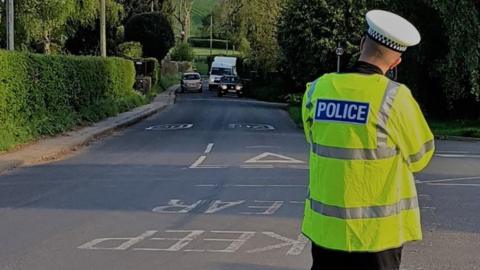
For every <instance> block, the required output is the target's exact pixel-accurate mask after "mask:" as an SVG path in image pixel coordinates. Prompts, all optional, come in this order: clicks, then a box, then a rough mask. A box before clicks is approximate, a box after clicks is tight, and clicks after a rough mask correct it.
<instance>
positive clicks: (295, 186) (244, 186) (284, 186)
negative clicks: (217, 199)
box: [195, 184, 307, 188]
mask: <svg viewBox="0 0 480 270" xmlns="http://www.w3.org/2000/svg"><path fill="white" fill-rule="evenodd" d="M219 186H221V187H232V188H265V187H266V188H269V187H277V188H304V187H307V186H306V185H210V184H204V185H195V187H219Z"/></svg>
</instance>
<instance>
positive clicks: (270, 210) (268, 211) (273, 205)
mask: <svg viewBox="0 0 480 270" xmlns="http://www.w3.org/2000/svg"><path fill="white" fill-rule="evenodd" d="M255 203H268V204H269V205H260V206H258V205H254V206H250V205H249V206H248V208H250V209H265V210H264V211H263V212H243V213H241V214H244V215H273V214H275V212H276V211H277V210H278V209H280V207H282V205H283V201H255Z"/></svg>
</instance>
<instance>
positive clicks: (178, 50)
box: [172, 43, 195, 61]
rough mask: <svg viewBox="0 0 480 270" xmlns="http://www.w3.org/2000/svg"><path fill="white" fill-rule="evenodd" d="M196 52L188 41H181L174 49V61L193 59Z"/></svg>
mask: <svg viewBox="0 0 480 270" xmlns="http://www.w3.org/2000/svg"><path fill="white" fill-rule="evenodd" d="M193 58H195V53H194V52H193V48H192V47H190V45H188V43H180V44H178V45H177V46H175V48H173V51H172V60H173V61H193Z"/></svg>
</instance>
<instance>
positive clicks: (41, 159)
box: [0, 85, 178, 174]
mask: <svg viewBox="0 0 480 270" xmlns="http://www.w3.org/2000/svg"><path fill="white" fill-rule="evenodd" d="M177 88H178V86H177V85H176V86H172V87H170V88H169V89H167V91H165V92H163V93H160V94H159V95H158V96H157V97H156V98H155V99H154V100H153V102H151V103H150V104H147V105H144V106H140V107H137V108H135V109H133V110H131V111H128V112H124V113H121V114H119V115H117V116H114V117H109V118H107V119H105V120H103V121H100V122H98V123H95V124H93V125H91V126H88V127H84V128H81V129H78V130H75V131H71V132H66V133H65V134H61V135H59V136H56V137H49V138H44V139H40V140H38V141H37V142H33V143H31V144H29V145H27V146H25V147H22V148H21V149H19V150H16V151H12V152H9V153H4V154H0V174H1V173H3V172H5V171H8V170H11V169H14V168H17V167H20V166H28V165H33V164H40V163H45V162H51V161H53V160H56V159H59V158H63V157H65V156H67V155H68V154H70V153H71V152H72V151H76V150H78V149H79V148H81V147H82V146H85V145H87V144H88V143H90V142H91V141H92V140H94V139H96V138H98V137H101V136H104V135H106V134H108V133H110V132H112V131H114V130H116V129H119V128H122V127H126V126H129V125H132V124H135V123H137V122H139V121H141V120H142V119H145V118H146V117H148V116H151V115H152V114H155V113H157V112H159V111H161V110H163V109H165V108H166V107H167V106H169V105H173V104H174V103H175V91H176V90H177Z"/></svg>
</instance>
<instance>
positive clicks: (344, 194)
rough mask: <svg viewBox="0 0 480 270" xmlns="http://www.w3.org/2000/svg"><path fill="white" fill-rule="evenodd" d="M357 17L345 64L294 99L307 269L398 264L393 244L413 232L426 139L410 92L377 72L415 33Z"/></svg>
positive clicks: (383, 15) (393, 19) (389, 18)
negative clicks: (358, 26)
mask: <svg viewBox="0 0 480 270" xmlns="http://www.w3.org/2000/svg"><path fill="white" fill-rule="evenodd" d="M366 19H367V22H368V25H369V29H368V32H367V34H366V35H365V37H364V38H363V39H362V42H361V46H360V48H361V55H360V58H359V60H358V62H357V63H356V64H355V66H354V67H353V70H351V72H349V73H343V74H338V73H335V74H326V75H324V76H322V77H320V78H319V79H317V80H316V81H314V82H312V83H310V84H308V86H307V91H306V93H305V96H304V100H303V108H302V116H303V121H304V127H305V135H306V137H307V140H308V142H309V144H310V146H311V147H310V184H309V192H308V198H307V201H306V204H305V216H304V220H303V225H302V231H303V233H304V234H305V235H306V236H307V237H308V238H309V239H310V240H311V241H312V256H313V267H312V269H339V270H345V269H346V270H348V269H355V270H376V269H399V267H400V260H401V254H402V246H403V245H404V244H405V243H407V242H410V241H415V240H420V239H421V238H422V231H421V225H420V211H419V207H418V198H417V192H416V188H415V180H414V176H413V173H415V172H419V171H420V170H422V169H424V168H425V167H426V166H427V164H428V163H429V161H430V159H431V158H432V155H433V152H434V141H433V135H432V133H431V131H430V129H429V127H428V125H427V123H426V121H425V119H424V116H423V115H422V112H421V110H420V108H419V106H418V104H417V102H416V101H415V99H414V98H413V97H412V94H411V92H410V90H409V89H408V88H407V87H406V86H405V85H403V84H400V83H397V82H395V81H392V80H390V79H388V78H387V77H386V76H385V74H386V73H387V72H388V71H389V70H392V69H394V68H395V67H396V66H397V65H399V64H400V62H401V56H402V53H403V52H405V51H406V49H407V47H410V46H414V45H417V44H418V43H419V42H420V34H419V32H418V31H417V29H416V28H415V27H414V26H413V25H412V24H411V23H409V22H408V21H407V20H405V19H404V18H402V17H400V16H398V15H396V14H393V13H390V12H387V11H382V10H373V11H370V12H368V13H367V15H366Z"/></svg>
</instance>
